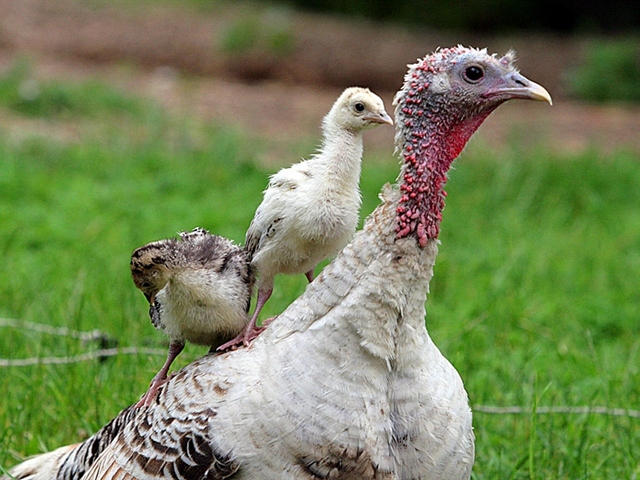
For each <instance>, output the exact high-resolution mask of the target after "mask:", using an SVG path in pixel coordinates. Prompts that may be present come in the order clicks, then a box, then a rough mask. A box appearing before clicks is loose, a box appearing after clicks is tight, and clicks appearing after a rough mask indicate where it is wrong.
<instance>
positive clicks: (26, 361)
mask: <svg viewBox="0 0 640 480" xmlns="http://www.w3.org/2000/svg"><path fill="white" fill-rule="evenodd" d="M0 327H13V328H25V329H27V330H33V331H36V332H40V333H46V334H49V335H59V336H65V337H72V338H77V339H80V340H84V341H91V340H98V339H102V338H104V337H105V334H104V333H103V332H101V331H100V330H92V331H90V332H81V331H78V330H72V329H70V328H66V327H52V326H51V325H45V324H42V323H35V322H29V321H27V320H15V319H13V318H2V317H0ZM166 354H167V352H166V350H162V349H158V348H138V347H123V348H106V349H101V350H95V351H93V352H87V353H81V354H79V355H72V356H66V357H31V358H19V359H9V358H0V367H27V366H32V365H64V364H70V363H79V362H87V361H90V360H97V359H98V360H99V359H103V358H106V357H114V356H116V355H158V356H165V355H166ZM473 411H474V412H478V413H488V414H494V415H522V414H531V409H530V408H524V407H518V406H509V407H495V406H491V405H476V406H475V407H473ZM536 414H540V415H547V414H572V415H584V414H596V415H609V416H613V417H631V418H640V410H631V409H628V408H609V407H599V406H595V407H589V406H580V407H571V406H555V407H554V406H549V407H544V406H542V407H538V408H537V409H536Z"/></svg>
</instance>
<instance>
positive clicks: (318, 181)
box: [220, 87, 393, 350]
mask: <svg viewBox="0 0 640 480" xmlns="http://www.w3.org/2000/svg"><path fill="white" fill-rule="evenodd" d="M385 123H386V124H390V125H392V124H393V121H392V120H391V118H390V117H389V115H387V112H386V111H385V109H384V103H383V102H382V100H381V99H380V97H378V96H377V95H375V94H374V93H372V92H371V91H370V90H369V89H366V88H359V87H352V88H348V89H346V90H345V91H344V92H343V93H342V94H341V95H340V97H338V99H337V100H336V102H335V103H334V105H333V107H331V110H330V111H329V113H328V114H327V115H326V116H325V118H324V120H323V122H322V133H323V142H322V147H321V149H320V151H319V152H318V153H317V154H315V155H314V156H313V157H312V158H310V159H309V160H304V161H302V162H300V163H297V164H295V165H292V166H291V167H288V168H284V169H282V170H280V171H279V172H278V173H276V174H275V175H273V176H272V177H271V180H270V182H269V186H268V187H267V189H266V190H265V191H264V198H263V200H262V203H261V204H260V206H259V207H258V209H257V210H256V213H255V216H254V218H253V220H252V221H251V225H249V229H248V230H247V235H246V244H245V248H246V249H247V251H248V252H249V253H250V255H251V256H252V265H253V266H255V268H256V269H257V273H258V299H257V302H256V308H255V311H254V313H253V316H252V318H251V321H250V322H249V323H248V324H247V328H246V329H245V331H244V332H243V333H242V334H241V335H240V336H239V337H238V338H237V339H236V340H234V341H231V342H229V343H228V344H225V345H223V346H222V347H221V348H220V349H221V350H223V349H225V348H228V347H231V346H233V345H236V344H239V343H241V342H242V343H244V344H245V345H248V342H249V341H250V340H251V339H252V338H253V337H254V336H255V334H256V332H258V331H259V330H258V329H256V326H255V325H256V321H257V319H258V315H259V314H260V311H261V310H262V307H263V306H264V304H265V303H266V301H267V300H268V299H269V297H270V296H271V293H272V291H273V279H274V277H275V276H276V275H278V274H281V273H285V274H296V273H305V274H306V276H307V279H308V280H309V281H310V282H311V281H312V280H313V274H314V272H313V270H314V268H315V266H316V265H317V264H318V263H320V262H321V261H322V260H324V259H325V258H328V257H332V256H334V255H335V254H336V253H338V252H339V251H340V249H341V248H342V247H344V246H345V245H346V244H347V243H348V242H349V241H350V240H351V238H352V237H353V234H354V232H355V231H356V227H357V226H358V213H359V209H360V190H359V187H358V184H359V182H360V169H361V163H362V133H363V132H364V131H365V130H367V129H370V128H373V127H375V126H378V125H381V124H385Z"/></svg>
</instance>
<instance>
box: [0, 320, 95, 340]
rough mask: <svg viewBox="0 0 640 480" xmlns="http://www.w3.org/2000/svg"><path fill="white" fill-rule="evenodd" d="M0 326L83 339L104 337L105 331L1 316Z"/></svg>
mask: <svg viewBox="0 0 640 480" xmlns="http://www.w3.org/2000/svg"><path fill="white" fill-rule="evenodd" d="M0 327H12V328H22V329H26V330H33V331H35V332H40V333H46V334H48V335H58V336H61V337H71V338H77V339H79V340H83V341H92V340H100V339H102V338H105V336H106V335H105V333H104V332H101V331H100V330H91V331H90V332H81V331H78V330H72V329H70V328H66V327H52V326H51V325H46V324H44V323H36V322H30V321H28V320H16V319H14V318H1V317H0Z"/></svg>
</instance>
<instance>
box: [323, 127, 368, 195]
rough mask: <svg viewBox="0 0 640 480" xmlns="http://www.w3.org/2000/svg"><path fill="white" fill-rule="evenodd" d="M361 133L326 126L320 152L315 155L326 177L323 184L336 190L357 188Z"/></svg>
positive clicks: (360, 161) (361, 148) (342, 190)
mask: <svg viewBox="0 0 640 480" xmlns="http://www.w3.org/2000/svg"><path fill="white" fill-rule="evenodd" d="M362 150H363V147H362V134H361V133H356V132H353V131H351V130H348V129H345V128H335V127H334V128H327V129H326V131H325V140H324V143H323V145H322V152H321V154H320V155H319V156H318V157H316V158H317V160H318V161H319V164H320V165H322V173H323V175H325V176H326V177H328V178H327V182H326V183H325V186H326V187H327V188H330V189H331V190H335V191H338V192H344V191H352V190H353V189H357V188H358V183H359V181H360V169H361V163H362Z"/></svg>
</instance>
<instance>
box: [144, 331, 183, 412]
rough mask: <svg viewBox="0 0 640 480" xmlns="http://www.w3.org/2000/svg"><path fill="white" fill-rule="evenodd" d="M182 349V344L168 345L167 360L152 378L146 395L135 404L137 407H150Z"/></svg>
mask: <svg viewBox="0 0 640 480" xmlns="http://www.w3.org/2000/svg"><path fill="white" fill-rule="evenodd" d="M183 349H184V342H171V343H169V352H168V354H167V360H166V361H165V362H164V365H163V366H162V368H161V369H160V371H159V372H158V373H157V374H156V376H155V377H153V380H152V381H151V385H150V386H149V390H147V393H145V394H144V395H143V397H142V398H141V399H140V400H139V401H138V403H136V406H137V407H142V406H145V407H148V406H149V405H151V402H153V400H154V399H155V398H156V393H157V392H158V389H159V388H160V387H161V386H162V385H164V384H165V382H166V381H167V380H168V373H169V368H171V364H172V363H173V361H174V360H175V359H176V357H177V356H178V355H180V352H182V350H183Z"/></svg>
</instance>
